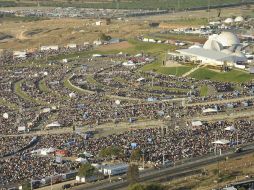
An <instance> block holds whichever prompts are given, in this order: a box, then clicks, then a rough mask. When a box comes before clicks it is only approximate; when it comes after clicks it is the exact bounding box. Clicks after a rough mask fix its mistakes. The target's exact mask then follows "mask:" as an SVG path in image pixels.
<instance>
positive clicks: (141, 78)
mask: <svg viewBox="0 0 254 190" xmlns="http://www.w3.org/2000/svg"><path fill="white" fill-rule="evenodd" d="M145 80H146V79H145V78H143V77H140V78H138V79H137V82H142V81H145Z"/></svg>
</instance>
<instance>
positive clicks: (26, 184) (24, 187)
mask: <svg viewBox="0 0 254 190" xmlns="http://www.w3.org/2000/svg"><path fill="white" fill-rule="evenodd" d="M30 189H31V182H30V181H26V182H24V183H23V184H22V190H30Z"/></svg>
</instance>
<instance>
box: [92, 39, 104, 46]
mask: <svg viewBox="0 0 254 190" xmlns="http://www.w3.org/2000/svg"><path fill="white" fill-rule="evenodd" d="M93 44H94V45H96V46H99V45H102V41H100V40H95V41H94V42H93Z"/></svg>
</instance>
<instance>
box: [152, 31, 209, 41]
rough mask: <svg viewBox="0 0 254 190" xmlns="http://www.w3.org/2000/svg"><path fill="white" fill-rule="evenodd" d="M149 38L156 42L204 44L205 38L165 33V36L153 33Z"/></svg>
mask: <svg viewBox="0 0 254 190" xmlns="http://www.w3.org/2000/svg"><path fill="white" fill-rule="evenodd" d="M148 36H149V38H153V39H154V38H155V39H158V40H168V39H171V40H179V41H191V42H200V43H204V42H205V41H206V38H204V37H201V36H199V35H194V34H175V33H167V34H161V33H155V34H150V35H148Z"/></svg>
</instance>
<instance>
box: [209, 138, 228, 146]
mask: <svg viewBox="0 0 254 190" xmlns="http://www.w3.org/2000/svg"><path fill="white" fill-rule="evenodd" d="M212 143H213V144H222V145H225V144H229V143H230V141H229V140H226V139H220V140H217V141H214V142H212Z"/></svg>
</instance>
